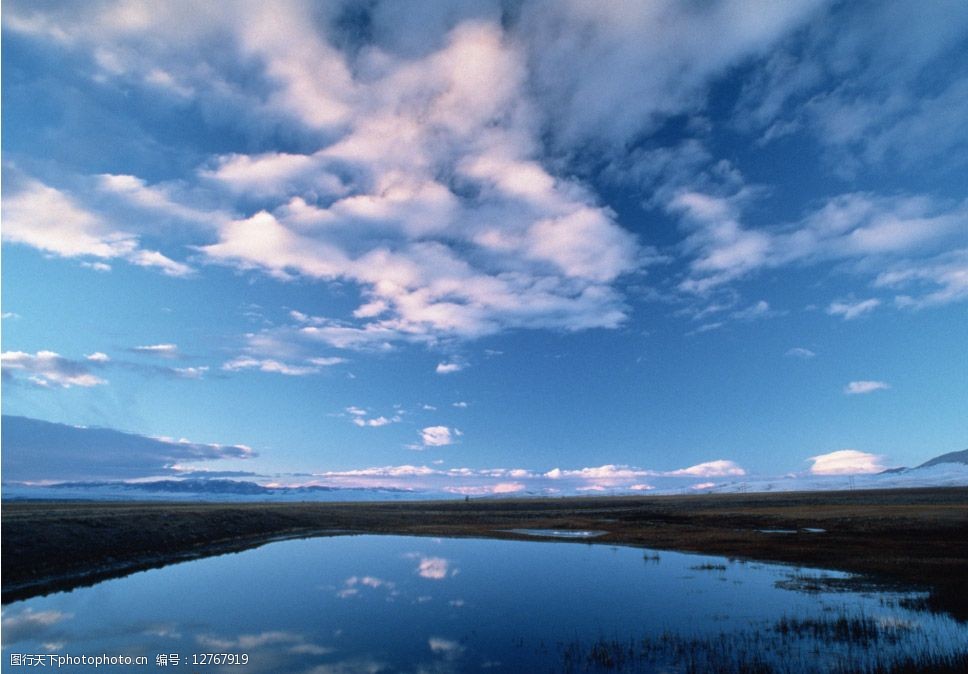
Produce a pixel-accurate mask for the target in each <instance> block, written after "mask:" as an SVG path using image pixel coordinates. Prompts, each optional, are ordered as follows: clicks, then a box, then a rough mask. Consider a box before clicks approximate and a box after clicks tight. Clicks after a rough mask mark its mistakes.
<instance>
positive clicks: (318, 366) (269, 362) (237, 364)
mask: <svg viewBox="0 0 968 674" xmlns="http://www.w3.org/2000/svg"><path fill="white" fill-rule="evenodd" d="M342 362H345V361H344V360H343V359H342V358H336V359H330V358H311V359H309V361H308V363H309V364H308V365H292V364H290V363H284V362H282V361H279V360H275V359H272V358H262V359H260V358H252V357H250V356H239V357H237V358H233V359H232V360H230V361H226V362H225V363H222V369H223V370H225V371H226V372H238V371H240V370H258V371H259V372H270V373H274V374H283V375H286V376H289V377H304V376H306V375H310V374H319V373H320V372H322V371H323V369H324V368H326V367H329V366H331V365H336V364H337V363H342Z"/></svg>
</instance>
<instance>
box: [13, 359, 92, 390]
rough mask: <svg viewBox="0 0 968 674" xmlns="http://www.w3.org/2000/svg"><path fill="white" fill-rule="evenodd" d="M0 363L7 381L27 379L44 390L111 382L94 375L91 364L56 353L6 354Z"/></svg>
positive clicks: (87, 386) (84, 386)
mask: <svg viewBox="0 0 968 674" xmlns="http://www.w3.org/2000/svg"><path fill="white" fill-rule="evenodd" d="M94 362H95V364H96V363H97V362H98V361H97V359H95V361H94ZM0 363H2V371H3V377H4V379H8V378H9V379H11V380H14V379H17V380H24V381H27V382H29V383H31V384H33V385H35V386H39V387H41V388H55V387H56V388H71V387H74V386H79V387H82V388H90V387H92V386H100V385H103V384H107V383H108V382H107V381H106V380H105V379H102V378H101V377H98V376H97V375H95V374H94V373H93V372H91V370H90V364H89V363H87V362H85V361H77V360H71V359H69V358H65V357H63V356H61V355H60V354H58V353H55V352H54V351H38V352H37V353H33V354H31V353H26V352H24V351H4V352H3V354H0Z"/></svg>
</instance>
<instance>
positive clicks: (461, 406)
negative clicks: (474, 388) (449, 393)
mask: <svg viewBox="0 0 968 674" xmlns="http://www.w3.org/2000/svg"><path fill="white" fill-rule="evenodd" d="M451 407H456V408H458V409H462V410H464V409H467V403H466V402H464V401H463V400H458V401H457V402H456V403H451Z"/></svg>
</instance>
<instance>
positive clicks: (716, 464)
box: [664, 459, 746, 477]
mask: <svg viewBox="0 0 968 674" xmlns="http://www.w3.org/2000/svg"><path fill="white" fill-rule="evenodd" d="M664 475H669V476H691V477H727V476H740V475H746V470H745V469H743V468H742V467H740V466H738V465H737V464H736V463H735V462H733V461H727V460H726V459H719V460H717V461H706V462H705V463H699V464H696V465H695V466H690V467H688V468H681V469H679V470H672V471H668V472H666V473H664Z"/></svg>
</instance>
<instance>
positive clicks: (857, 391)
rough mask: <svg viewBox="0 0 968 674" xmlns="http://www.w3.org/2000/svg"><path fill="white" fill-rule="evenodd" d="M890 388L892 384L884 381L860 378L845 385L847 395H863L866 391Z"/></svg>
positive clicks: (871, 391)
mask: <svg viewBox="0 0 968 674" xmlns="http://www.w3.org/2000/svg"><path fill="white" fill-rule="evenodd" d="M889 388H891V387H890V385H888V384H887V383H886V382H883V381H870V380H860V381H852V382H850V383H848V384H847V386H845V387H844V393H846V394H847V395H861V394H864V393H873V392H874V391H883V390H885V389H889Z"/></svg>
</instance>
